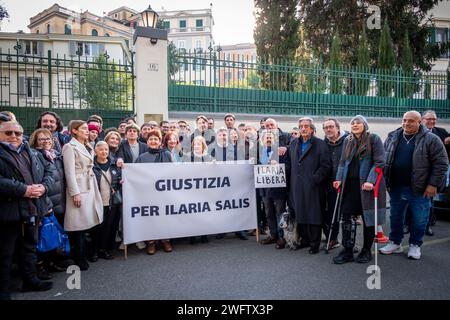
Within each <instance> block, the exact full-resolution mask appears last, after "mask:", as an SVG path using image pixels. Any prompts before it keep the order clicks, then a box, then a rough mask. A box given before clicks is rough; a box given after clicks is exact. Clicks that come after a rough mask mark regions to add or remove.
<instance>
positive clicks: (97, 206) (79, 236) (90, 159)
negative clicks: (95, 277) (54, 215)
mask: <svg viewBox="0 0 450 320" xmlns="http://www.w3.org/2000/svg"><path fill="white" fill-rule="evenodd" d="M69 132H70V134H71V135H72V140H70V142H69V143H67V144H65V145H64V147H63V150H62V154H63V160H64V173H65V176H66V185H67V192H66V215H65V218H64V229H65V230H66V231H69V232H71V237H72V240H73V242H74V243H73V245H74V247H73V249H74V250H73V258H74V261H75V264H77V265H78V266H79V267H80V269H81V270H87V269H88V268H89V264H88V262H87V259H86V258H87V254H86V245H85V233H86V231H87V230H89V229H91V228H93V227H95V226H96V225H98V224H100V223H102V221H103V202H102V197H101V195H100V191H99V189H98V185H97V181H96V179H95V174H94V172H93V170H92V168H93V167H94V154H93V150H92V148H91V147H90V144H89V130H88V125H87V123H86V122H85V121H82V120H72V121H71V122H70V123H69Z"/></svg>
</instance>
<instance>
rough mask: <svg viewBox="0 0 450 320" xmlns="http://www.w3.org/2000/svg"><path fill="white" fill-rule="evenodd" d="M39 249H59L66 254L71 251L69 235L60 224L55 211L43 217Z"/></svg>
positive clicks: (46, 250) (44, 250) (40, 250)
mask: <svg viewBox="0 0 450 320" xmlns="http://www.w3.org/2000/svg"><path fill="white" fill-rule="evenodd" d="M37 250H38V251H39V252H48V251H52V250H57V251H58V252H60V253H62V254H66V255H69V253H70V244H69V237H68V236H67V233H66V232H65V231H64V229H63V228H62V227H61V226H60V225H59V223H58V220H56V217H55V215H54V214H53V212H52V213H51V214H49V215H47V216H44V217H43V218H42V224H41V226H40V227H39V242H38V245H37Z"/></svg>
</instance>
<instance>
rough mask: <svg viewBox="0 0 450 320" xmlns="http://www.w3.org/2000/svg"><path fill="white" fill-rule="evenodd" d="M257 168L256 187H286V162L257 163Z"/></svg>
mask: <svg viewBox="0 0 450 320" xmlns="http://www.w3.org/2000/svg"><path fill="white" fill-rule="evenodd" d="M254 170H255V188H257V189H259V188H283V187H286V169H285V167H284V163H282V164H274V165H262V164H261V165H257V166H254Z"/></svg>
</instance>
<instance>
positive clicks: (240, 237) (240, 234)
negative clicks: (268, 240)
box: [236, 231, 248, 240]
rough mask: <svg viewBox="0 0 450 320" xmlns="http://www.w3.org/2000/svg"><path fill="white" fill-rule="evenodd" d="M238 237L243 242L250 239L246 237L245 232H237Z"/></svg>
mask: <svg viewBox="0 0 450 320" xmlns="http://www.w3.org/2000/svg"><path fill="white" fill-rule="evenodd" d="M236 236H237V237H238V238H239V239H241V240H248V238H247V237H246V236H245V235H244V232H242V231H241V232H236Z"/></svg>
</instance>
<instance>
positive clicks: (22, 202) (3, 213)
mask: <svg viewBox="0 0 450 320" xmlns="http://www.w3.org/2000/svg"><path fill="white" fill-rule="evenodd" d="M6 148H7V147H5V146H3V145H2V144H0V223H4V222H18V221H24V220H29V218H30V217H31V213H30V210H29V203H28V198H25V197H24V194H25V192H26V190H27V185H26V184H25V180H24V178H23V176H22V174H21V173H20V171H19V170H18V168H17V165H16V162H15V160H14V158H13V157H12V156H11V155H10V154H9V151H7V150H6ZM24 152H27V153H28V156H29V157H30V160H31V173H32V177H33V181H34V183H38V184H39V183H41V184H43V185H44V187H45V188H46V190H49V188H50V185H51V184H52V183H53V179H52V177H51V169H50V166H49V165H48V163H46V162H45V161H44V159H42V155H41V154H40V153H38V152H36V151H35V150H32V149H30V147H29V146H28V144H26V145H25V151H24ZM39 158H41V159H40V160H39ZM46 199H47V195H46V194H44V195H43V196H42V197H40V198H39V199H33V200H32V201H33V203H34V205H35V206H36V208H37V212H38V215H40V216H42V215H44V214H47V212H48V207H47V201H46Z"/></svg>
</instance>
